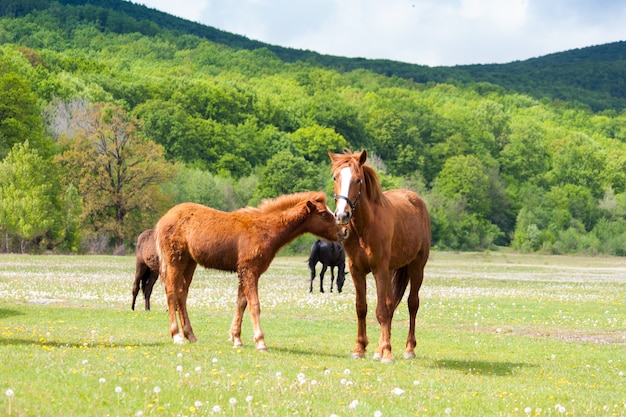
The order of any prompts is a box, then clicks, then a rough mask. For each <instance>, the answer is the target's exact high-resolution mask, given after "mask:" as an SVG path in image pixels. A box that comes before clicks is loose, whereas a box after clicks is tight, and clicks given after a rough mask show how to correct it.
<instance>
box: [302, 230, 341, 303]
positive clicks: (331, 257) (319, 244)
mask: <svg viewBox="0 0 626 417" xmlns="http://www.w3.org/2000/svg"><path fill="white" fill-rule="evenodd" d="M318 262H321V263H322V272H321V273H320V292H324V273H325V272H326V268H328V267H329V266H330V277H331V278H330V292H333V282H334V281H335V274H334V273H333V268H334V267H337V291H338V292H341V289H342V288H343V283H344V281H345V280H346V271H345V268H346V253H345V252H344V250H343V245H342V244H341V243H339V242H328V241H326V240H317V241H316V242H315V243H314V244H313V246H311V255H310V256H309V269H311V286H310V288H309V292H313V280H314V279H315V265H317V263H318Z"/></svg>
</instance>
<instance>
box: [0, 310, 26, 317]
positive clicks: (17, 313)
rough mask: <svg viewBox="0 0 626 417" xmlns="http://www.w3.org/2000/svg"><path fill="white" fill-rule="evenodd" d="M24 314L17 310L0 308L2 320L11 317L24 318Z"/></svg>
mask: <svg viewBox="0 0 626 417" xmlns="http://www.w3.org/2000/svg"><path fill="white" fill-rule="evenodd" d="M23 315H24V313H22V312H21V311H17V310H12V309H8V308H0V319H4V318H7V317H11V316H23Z"/></svg>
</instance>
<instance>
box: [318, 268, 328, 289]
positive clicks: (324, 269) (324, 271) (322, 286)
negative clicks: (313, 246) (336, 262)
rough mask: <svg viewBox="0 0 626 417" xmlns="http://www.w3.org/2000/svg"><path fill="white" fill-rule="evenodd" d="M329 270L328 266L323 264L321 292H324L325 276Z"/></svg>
mask: <svg viewBox="0 0 626 417" xmlns="http://www.w3.org/2000/svg"><path fill="white" fill-rule="evenodd" d="M327 268H328V267H327V266H326V264H322V272H320V292H324V274H325V273H326V269H327Z"/></svg>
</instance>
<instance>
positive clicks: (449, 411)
mask: <svg viewBox="0 0 626 417" xmlns="http://www.w3.org/2000/svg"><path fill="white" fill-rule="evenodd" d="M445 413H446V415H447V416H449V415H450V414H451V413H452V409H451V408H449V407H448V408H446V410H445Z"/></svg>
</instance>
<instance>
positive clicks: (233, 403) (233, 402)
mask: <svg viewBox="0 0 626 417" xmlns="http://www.w3.org/2000/svg"><path fill="white" fill-rule="evenodd" d="M228 402H229V403H230V404H231V405H235V404H237V398H235V397H231V398H230V400H228Z"/></svg>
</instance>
